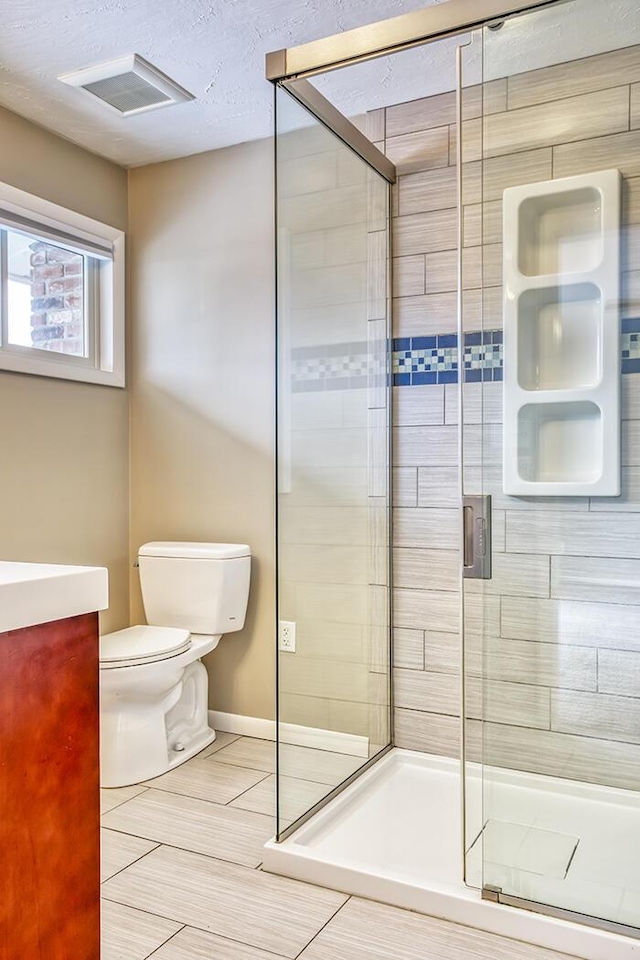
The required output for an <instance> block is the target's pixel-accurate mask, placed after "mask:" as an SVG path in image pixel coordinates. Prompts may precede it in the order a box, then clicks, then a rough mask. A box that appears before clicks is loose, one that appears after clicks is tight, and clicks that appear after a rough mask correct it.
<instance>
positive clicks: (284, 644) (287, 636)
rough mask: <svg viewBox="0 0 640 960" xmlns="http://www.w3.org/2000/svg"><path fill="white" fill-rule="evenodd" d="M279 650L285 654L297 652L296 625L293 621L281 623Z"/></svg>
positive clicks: (282, 621)
mask: <svg viewBox="0 0 640 960" xmlns="http://www.w3.org/2000/svg"><path fill="white" fill-rule="evenodd" d="M278 648H279V649H280V650H281V651H283V652H284V653H295V652H296V625H295V623H294V621H293V620H281V621H280V627H279V630H278Z"/></svg>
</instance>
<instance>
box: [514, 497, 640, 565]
mask: <svg viewBox="0 0 640 960" xmlns="http://www.w3.org/2000/svg"><path fill="white" fill-rule="evenodd" d="M507 550H508V551H509V552H513V553H521V552H525V551H526V552H527V553H547V554H559V555H565V554H573V555H577V556H585V557H623V558H624V557H628V558H631V559H638V558H640V517H636V515H635V514H624V515H620V516H616V515H615V514H614V513H607V514H604V513H598V514H597V515H596V514H594V513H587V512H582V511H575V512H571V513H570V514H569V513H567V514H564V513H562V512H559V511H558V512H552V511H545V510H543V509H539V510H532V511H525V510H518V511H515V510H514V511H509V512H508V513H507Z"/></svg>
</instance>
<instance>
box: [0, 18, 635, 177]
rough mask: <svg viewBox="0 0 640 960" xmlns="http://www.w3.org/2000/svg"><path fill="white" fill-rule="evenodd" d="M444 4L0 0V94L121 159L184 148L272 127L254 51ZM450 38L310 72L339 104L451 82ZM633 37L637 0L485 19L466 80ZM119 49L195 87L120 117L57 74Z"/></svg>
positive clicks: (361, 104)
mask: <svg viewBox="0 0 640 960" xmlns="http://www.w3.org/2000/svg"><path fill="white" fill-rule="evenodd" d="M443 2H447V0H0V103H3V104H4V105H5V106H7V107H9V109H11V110H14V111H15V112H16V113H19V114H22V115H23V116H25V117H28V118H30V119H31V120H35V121H36V122H37V123H41V124H42V125H43V126H45V127H48V128H49V129H51V130H54V131H55V132H56V133H59V134H61V135H62V136H64V137H67V138H68V139H69V140H73V141H74V142H76V143H79V144H81V145H82V146H84V147H87V148H88V149H89V150H93V151H94V152H95V153H98V154H101V155H102V156H105V157H108V158H109V159H111V160H114V161H115V162H116V163H120V164H122V165H124V166H138V165H140V164H144V163H153V162H157V161H160V160H168V159H171V158H173V157H181V156H188V155H189V154H192V153H200V152H202V151H205V150H212V149H215V148H218V147H224V146H228V145H229V144H233V143H241V142H242V141H245V140H254V139H258V138H260V137H266V136H269V134H270V133H271V132H272V87H271V84H270V83H268V82H267V81H266V80H265V79H264V58H265V54H266V53H268V52H269V51H270V50H277V49H279V48H281V47H289V46H295V45H296V44H299V43H305V42H307V41H309V40H314V39H318V38H320V37H324V36H328V35H331V34H333V33H337V32H339V31H342V30H348V29H351V28H352V27H357V26H362V25H363V24H366V23H373V22H375V21H376V20H381V19H384V18H385V17H389V16H395V15H397V14H401V13H405V12H407V11H410V10H416V9H421V8H424V7H426V6H433V5H435V4H436V3H443ZM567 25H569V26H570V29H567ZM477 39H479V38H477ZM458 42H459V40H458V38H451V39H449V40H441V41H439V42H438V43H436V44H431V45H428V46H426V47H421V48H415V49H413V50H407V51H404V52H403V53H400V54H395V55H393V56H389V57H384V58H381V59H379V60H374V61H369V62H366V63H363V64H358V65H356V66H353V67H348V68H346V69H344V70H337V71H334V72H332V73H328V74H326V75H324V76H321V77H318V78H316V79H315V80H314V83H316V84H317V85H318V87H319V89H320V90H322V92H323V93H324V94H325V96H327V97H328V98H329V99H330V100H331V101H332V102H333V103H335V105H336V106H337V107H338V109H340V110H341V111H342V112H343V113H345V114H346V115H348V116H355V115H357V114H362V113H364V112H366V111H367V110H371V109H374V108H376V107H380V106H385V105H388V104H390V103H398V102H402V101H404V100H411V99H414V98H416V97H423V96H429V95H431V94H434V93H439V92H441V91H444V90H451V89H453V88H454V86H455V58H454V56H453V48H454V47H455V46H456V44H457V43H458ZM638 42H640V4H639V3H638V0H606V2H605V0H575V2H573V3H567V4H560V5H559V6H557V7H553V8H548V9H546V10H542V11H538V12H537V13H534V14H529V15H528V16H526V17H520V18H516V19H514V20H512V21H509V22H508V23H506V24H505V26H504V27H503V29H502V30H500V31H498V32H496V33H492V32H491V31H486V32H485V35H484V38H483V40H482V42H481V43H480V42H475V43H474V44H473V46H472V47H471V49H470V50H469V51H468V52H467V54H466V55H465V80H466V82H467V83H474V82H479V80H480V79H481V78H482V76H483V74H484V79H491V78H493V77H498V76H506V75H509V74H511V73H518V72H520V71H522V70H531V69H534V68H536V67H540V66H546V65H548V64H551V63H555V62H560V61H564V60H572V59H575V58H577V57H584V56H587V55H589V54H593V53H598V52H600V51H603V50H613V49H615V48H616V47H623V46H627V45H630V44H633V43H638ZM483 51H484V52H483ZM126 53H138V54H141V55H142V56H143V57H145V58H146V59H147V60H150V61H151V63H153V64H155V65H156V66H157V67H159V68H160V69H161V70H163V71H164V72H165V73H167V74H169V76H170V77H172V78H173V79H175V80H176V81H177V82H178V83H180V84H181V85H182V86H184V87H186V88H187V89H188V90H190V91H191V92H192V93H194V94H195V96H196V98H197V99H196V100H194V101H192V102H190V103H186V104H180V105H178V106H172V107H168V108H165V109H161V110H157V111H152V112H150V113H146V114H139V115H137V116H135V115H134V116H131V117H119V116H118V115H117V114H114V113H112V112H111V111H110V110H109V109H108V108H107V107H104V106H102V105H101V104H100V103H99V102H98V101H95V100H94V99H93V98H92V97H91V96H90V95H89V94H87V93H84V92H83V91H81V90H77V89H74V88H71V87H67V86H65V85H64V84H63V83H60V82H59V81H58V80H57V79H56V78H57V76H58V75H59V74H62V73H68V72H70V71H73V70H77V69H79V68H82V67H86V66H90V65H92V64H95V63H100V62H103V61H105V60H111V59H115V58H116V57H120V56H122V55H124V54H126ZM482 61H484V62H482Z"/></svg>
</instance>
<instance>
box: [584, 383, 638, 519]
mask: <svg viewBox="0 0 640 960" xmlns="http://www.w3.org/2000/svg"><path fill="white" fill-rule="evenodd" d="M628 379H631V378H628ZM621 474H622V476H621V495H620V496H619V497H592V499H591V506H590V509H591V511H592V512H594V513H604V512H606V513H637V512H638V511H640V468H639V467H623V468H622V471H621Z"/></svg>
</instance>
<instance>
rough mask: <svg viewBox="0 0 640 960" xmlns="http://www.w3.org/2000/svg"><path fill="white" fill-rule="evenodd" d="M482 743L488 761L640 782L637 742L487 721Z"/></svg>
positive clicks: (622, 783)
mask: <svg viewBox="0 0 640 960" xmlns="http://www.w3.org/2000/svg"><path fill="white" fill-rule="evenodd" d="M482 743H483V759H484V762H485V763H487V764H495V765H496V766H500V767H507V768H511V769H518V770H527V771H529V772H531V773H542V774H547V775H548V776H552V777H566V778H567V779H569V780H580V781H586V782H587V783H603V784H610V785H612V786H616V787H626V788H628V789H631V790H637V789H638V787H639V786H640V773H639V771H640V748H639V747H638V746H637V745H636V744H628V743H615V742H614V741H612V740H603V739H598V738H589V737H582V736H572V735H569V734H562V733H557V732H556V731H552V730H532V729H528V728H527V727H514V726H509V725H507V724H504V725H503V724H484V725H483V740H482Z"/></svg>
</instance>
